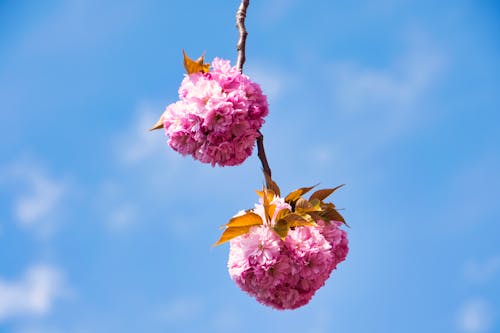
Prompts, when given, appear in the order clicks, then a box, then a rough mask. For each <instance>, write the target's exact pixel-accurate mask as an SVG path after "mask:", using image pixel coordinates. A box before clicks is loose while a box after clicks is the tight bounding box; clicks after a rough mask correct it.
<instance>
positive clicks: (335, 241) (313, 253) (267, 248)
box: [228, 199, 349, 310]
mask: <svg viewBox="0 0 500 333" xmlns="http://www.w3.org/2000/svg"><path fill="white" fill-rule="evenodd" d="M279 201H281V204H278V205H277V208H276V212H275V216H276V213H277V211H279V210H280V209H282V208H283V207H284V206H285V205H287V204H286V203H283V201H282V199H281V200H279ZM280 206H281V207H280ZM254 212H255V213H256V214H259V215H261V214H260V213H261V212H263V207H262V205H256V208H255V210H254ZM261 217H262V215H261ZM264 221H265V220H264ZM273 223H274V220H273V221H271V224H266V223H264V224H263V225H261V226H257V227H252V229H250V232H249V233H247V234H245V235H242V236H239V237H236V238H234V239H232V240H231V242H230V252H229V261H228V268H229V274H230V276H231V278H232V279H233V280H234V281H235V282H236V284H237V285H238V286H239V287H240V288H241V289H242V290H244V291H245V292H247V293H248V294H250V295H251V296H253V297H255V298H256V299H257V301H259V302H260V303H262V304H265V305H268V306H271V307H273V308H275V309H279V310H283V309H295V308H298V307H300V306H303V305H305V304H307V303H308V302H309V301H310V300H311V298H312V296H313V295H314V293H315V292H316V291H317V290H318V289H319V288H321V287H322V286H323V285H324V284H325V281H326V280H327V279H328V277H329V276H330V274H331V272H332V271H333V270H334V269H335V268H336V267H337V264H338V263H340V262H342V261H343V260H344V259H345V258H346V256H347V252H348V251H349V248H348V241H347V234H346V232H345V231H343V230H342V229H340V225H341V223H340V222H335V221H330V222H329V223H326V222H324V221H319V223H318V224H317V225H316V226H307V227H306V226H304V227H296V228H294V229H291V230H290V231H289V232H288V235H287V236H286V238H285V239H284V240H282V239H281V238H280V237H279V236H278V235H277V234H276V233H275V232H274V231H273V230H272V224H273Z"/></svg>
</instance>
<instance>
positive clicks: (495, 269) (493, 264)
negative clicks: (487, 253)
mask: <svg viewBox="0 0 500 333" xmlns="http://www.w3.org/2000/svg"><path fill="white" fill-rule="evenodd" d="M499 273H500V255H495V256H491V257H489V258H486V259H483V260H477V259H471V260H468V261H467V262H466V263H465V265H464V276H465V278H466V279H467V280H468V281H470V282H475V283H485V282H488V281H491V280H493V279H495V277H496V276H497V275H498V274H499Z"/></svg>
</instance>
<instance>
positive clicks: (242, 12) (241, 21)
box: [236, 0, 250, 73]
mask: <svg viewBox="0 0 500 333" xmlns="http://www.w3.org/2000/svg"><path fill="white" fill-rule="evenodd" d="M249 4H250V0H242V1H241V4H240V7H239V8H238V11H237V12H236V27H237V28H238V32H239V33H240V38H239V39H238V44H237V45H236V50H238V62H237V63H236V67H237V68H238V70H239V71H240V73H243V64H244V63H245V60H246V57H245V46H246V42H247V35H248V32H247V29H246V28H245V18H246V17H247V8H248V5H249Z"/></svg>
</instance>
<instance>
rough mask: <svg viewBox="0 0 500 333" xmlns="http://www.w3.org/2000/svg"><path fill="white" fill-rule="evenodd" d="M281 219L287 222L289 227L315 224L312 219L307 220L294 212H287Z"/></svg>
mask: <svg viewBox="0 0 500 333" xmlns="http://www.w3.org/2000/svg"><path fill="white" fill-rule="evenodd" d="M283 219H284V220H285V221H286V222H287V223H288V226H289V227H290V228H291V227H303V226H313V225H315V223H314V222H313V221H308V220H307V219H305V218H304V217H302V216H300V215H298V214H295V213H291V214H288V215H287V216H285V217H284V218H283Z"/></svg>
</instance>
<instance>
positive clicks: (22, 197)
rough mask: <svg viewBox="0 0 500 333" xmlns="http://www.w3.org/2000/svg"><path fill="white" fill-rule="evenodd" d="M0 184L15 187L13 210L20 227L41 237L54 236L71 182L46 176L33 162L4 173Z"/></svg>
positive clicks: (19, 164) (20, 162)
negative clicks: (52, 234)
mask: <svg viewBox="0 0 500 333" xmlns="http://www.w3.org/2000/svg"><path fill="white" fill-rule="evenodd" d="M0 181H1V182H2V183H8V184H10V185H12V188H13V191H12V192H13V193H15V194H14V195H13V207H12V210H13V215H14V218H15V220H16V221H17V222H18V223H19V225H20V226H22V227H24V228H27V229H29V230H33V231H35V232H37V233H39V234H40V235H42V236H47V235H49V234H51V233H52V231H53V230H54V227H55V226H56V224H57V223H56V222H57V220H58V216H59V215H60V214H61V210H62V202H63V200H64V199H65V197H66V196H67V194H68V189H69V184H68V181H67V180H66V179H58V178H54V177H51V176H49V175H47V172H45V170H44V168H43V167H42V166H41V164H40V163H38V162H36V161H32V160H29V161H28V160H20V161H18V162H16V163H13V164H12V165H10V166H9V167H7V168H6V169H4V170H2V172H1V175H0Z"/></svg>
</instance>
